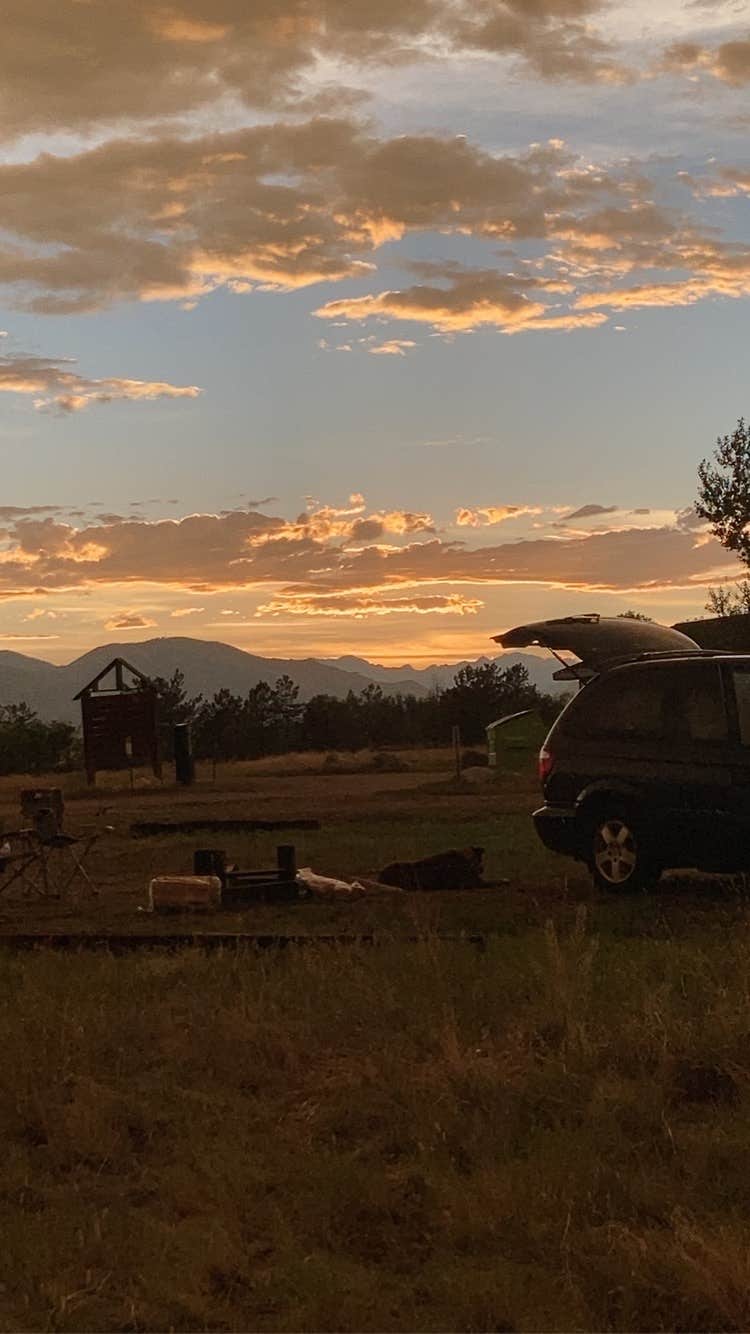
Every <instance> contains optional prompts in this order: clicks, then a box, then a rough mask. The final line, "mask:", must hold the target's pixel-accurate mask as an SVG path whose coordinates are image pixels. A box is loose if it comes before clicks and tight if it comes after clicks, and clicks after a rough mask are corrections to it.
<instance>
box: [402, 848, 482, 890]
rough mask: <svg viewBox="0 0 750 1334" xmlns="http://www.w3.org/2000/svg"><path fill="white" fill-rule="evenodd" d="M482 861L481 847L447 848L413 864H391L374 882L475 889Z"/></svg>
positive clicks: (413, 886) (406, 886)
mask: <svg viewBox="0 0 750 1334" xmlns="http://www.w3.org/2000/svg"><path fill="white" fill-rule="evenodd" d="M483 862H484V848H462V849H461V850H460V851H458V850H456V849H455V848H451V850H450V851H449V852H438V853H436V854H435V856H434V857H422V858H421V860H420V861H417V862H391V864H390V866H386V867H384V868H383V870H382V871H381V872H380V875H379V876H378V880H379V881H380V883H381V885H394V886H396V887H397V888H398V889H479V887H480V885H481V884H482V867H483Z"/></svg>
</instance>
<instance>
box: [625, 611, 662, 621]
mask: <svg viewBox="0 0 750 1334" xmlns="http://www.w3.org/2000/svg"><path fill="white" fill-rule="evenodd" d="M617 619H618V621H653V619H654V618H653V616H646V614H645V612H642V611H620V612H618V613H617Z"/></svg>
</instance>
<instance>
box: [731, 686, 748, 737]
mask: <svg viewBox="0 0 750 1334" xmlns="http://www.w3.org/2000/svg"><path fill="white" fill-rule="evenodd" d="M732 679H733V681H734V696H735V699H736V700H737V718H738V721H739V725H740V741H741V742H742V744H743V746H750V672H743V671H733V672H732Z"/></svg>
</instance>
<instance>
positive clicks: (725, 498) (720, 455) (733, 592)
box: [695, 417, 750, 616]
mask: <svg viewBox="0 0 750 1334" xmlns="http://www.w3.org/2000/svg"><path fill="white" fill-rule="evenodd" d="M695 512H696V514H697V515H698V517H699V518H701V519H706V520H707V522H708V523H709V524H710V525H711V532H712V533H713V535H714V537H717V538H718V539H719V541H720V542H721V544H722V546H723V547H726V549H727V551H733V552H735V553H736V554H737V555H738V556H739V558H740V560H741V561H742V563H743V564H744V565H750V427H749V426H748V425H747V423H746V422H745V419H744V417H740V419H739V421H738V422H737V425H736V427H735V429H734V431H733V432H732V434H731V435H725V436H719V438H718V439H717V441H716V449H715V450H714V456H713V462H711V461H710V460H709V459H704V460H703V462H702V463H701V464H700V466H699V468H698V500H697V501H696V504H695ZM706 611H710V612H712V613H713V615H714V616H737V615H742V614H747V613H749V612H750V581H749V580H747V579H742V580H739V581H738V583H737V584H736V586H735V588H734V589H732V588H727V587H726V586H724V587H721V588H712V589H710V591H709V595H708V602H707V603H706Z"/></svg>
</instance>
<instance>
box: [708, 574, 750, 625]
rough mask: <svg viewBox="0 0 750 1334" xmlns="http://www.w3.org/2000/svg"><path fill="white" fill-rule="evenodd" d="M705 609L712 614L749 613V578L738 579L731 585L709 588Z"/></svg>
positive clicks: (736, 614)
mask: <svg viewBox="0 0 750 1334" xmlns="http://www.w3.org/2000/svg"><path fill="white" fill-rule="evenodd" d="M706 611H710V612H711V614H712V616H747V615H750V579H738V580H737V582H736V583H735V584H734V586H733V587H731V586H728V585H727V584H723V585H722V586H721V587H720V588H710V589H709V590H708V602H707V603H706Z"/></svg>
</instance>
